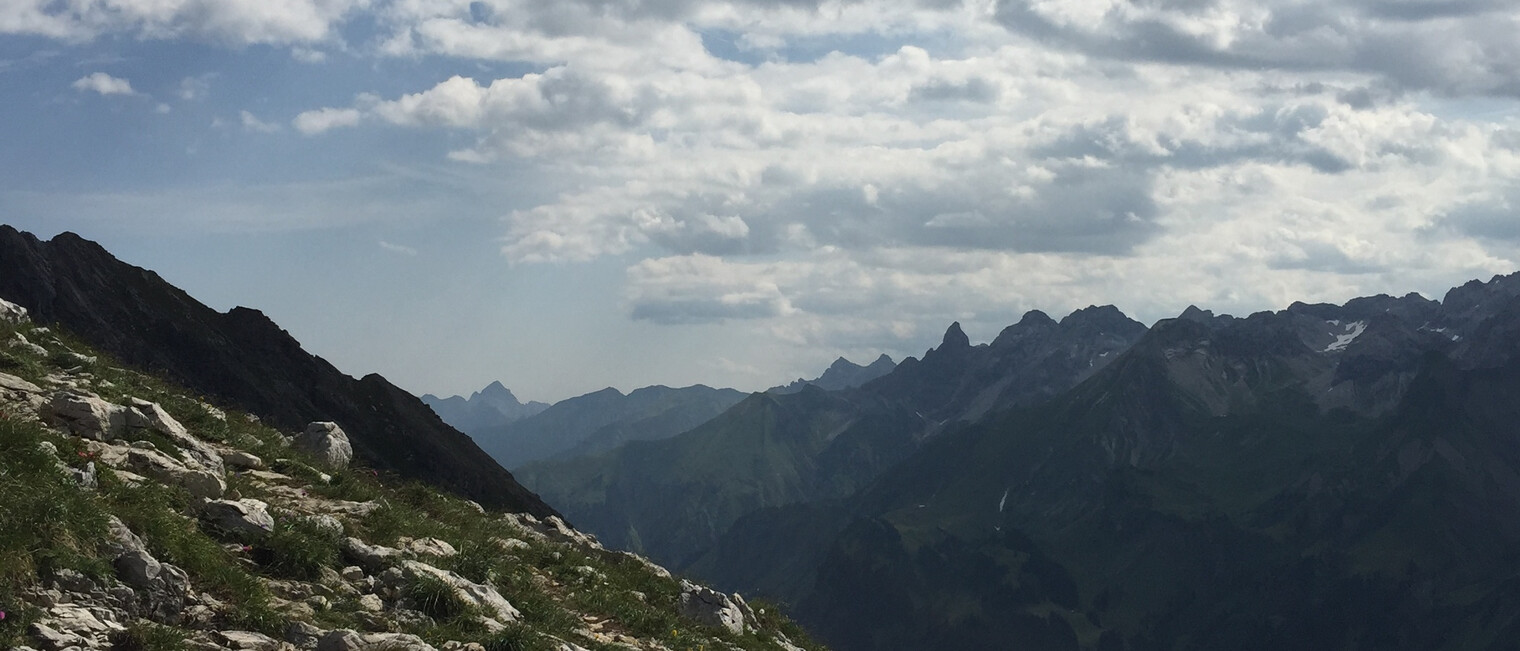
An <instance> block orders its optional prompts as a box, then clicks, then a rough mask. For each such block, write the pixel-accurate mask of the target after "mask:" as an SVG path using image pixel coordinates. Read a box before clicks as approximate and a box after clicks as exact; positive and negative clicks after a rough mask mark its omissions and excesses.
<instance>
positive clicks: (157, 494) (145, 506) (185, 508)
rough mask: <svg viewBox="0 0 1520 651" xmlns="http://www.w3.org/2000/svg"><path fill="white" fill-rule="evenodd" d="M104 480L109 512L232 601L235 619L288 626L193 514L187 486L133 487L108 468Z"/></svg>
mask: <svg viewBox="0 0 1520 651" xmlns="http://www.w3.org/2000/svg"><path fill="white" fill-rule="evenodd" d="M100 479H101V481H100V496H101V498H102V499H103V500H104V502H105V503H106V505H107V507H108V508H109V509H110V510H111V512H112V513H115V514H116V515H117V517H119V518H121V520H122V521H123V522H125V523H126V524H127V526H128V527H129V528H131V529H132V531H134V532H136V533H137V534H138V535H139V536H142V537H143V539H144V540H145V541H146V542H147V543H148V551H149V552H150V553H152V554H153V555H154V557H156V558H158V559H159V560H160V561H163V562H167V563H172V564H174V565H177V566H179V567H180V568H181V569H183V570H185V571H186V572H188V573H189V574H190V575H191V577H193V580H194V581H195V585H197V586H198V587H200V588H201V589H204V590H208V591H210V592H211V593H212V594H214V595H216V596H217V598H218V599H222V600H224V601H226V602H228V603H230V604H233V605H234V606H235V608H234V609H233V610H234V613H235V614H234V617H233V622H234V623H235V624H238V625H240V626H243V627H247V628H251V629H252V630H257V631H260V632H263V633H271V634H273V633H279V632H280V631H281V630H282V629H283V628H284V623H283V621H282V620H281V618H280V616H279V614H278V613H276V612H275V611H274V610H273V609H272V608H270V606H269V593H268V591H267V590H266V589H265V588H264V584H263V583H262V582H260V581H259V580H258V578H257V577H256V576H254V575H253V574H252V573H250V572H249V571H248V570H246V569H245V568H244V567H243V565H242V564H241V563H240V562H239V559H238V557H237V556H234V555H233V553H232V552H229V551H228V550H227V549H224V548H223V547H222V546H221V544H220V543H218V542H217V541H216V540H215V539H213V538H212V537H211V536H210V535H208V534H207V533H206V532H205V531H203V530H202V529H201V528H200V527H199V526H198V525H197V523H196V521H195V519H193V518H192V517H190V515H189V496H188V495H186V494H185V492H184V491H183V490H181V489H178V488H171V487H167V486H162V485H156V484H143V485H141V486H132V485H130V484H127V483H126V482H123V481H121V480H120V479H118V478H117V477H116V476H115V474H114V473H112V472H110V471H109V470H102V471H101V473H100Z"/></svg>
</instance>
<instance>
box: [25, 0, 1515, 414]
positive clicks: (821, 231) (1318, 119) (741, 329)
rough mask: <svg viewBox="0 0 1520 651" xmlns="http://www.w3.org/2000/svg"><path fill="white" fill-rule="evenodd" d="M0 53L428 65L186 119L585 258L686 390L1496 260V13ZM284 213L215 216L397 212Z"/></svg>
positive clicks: (1511, 180) (379, 29) (857, 11)
mask: <svg viewBox="0 0 1520 651" xmlns="http://www.w3.org/2000/svg"><path fill="white" fill-rule="evenodd" d="M0 33H4V34H9V35H10V36H9V37H7V38H13V39H30V40H29V41H28V42H40V43H45V44H47V46H48V47H50V48H56V49H58V50H59V51H61V52H63V53H64V55H63V56H69V55H68V53H69V52H71V51H73V50H78V49H81V48H91V47H95V48H98V47H100V45H101V44H102V43H105V44H110V43H127V44H138V46H141V45H142V44H179V43H187V44H194V46H195V47H198V48H203V49H206V50H213V51H219V52H224V53H228V55H229V56H230V57H233V58H236V57H240V56H253V55H254V54H255V53H261V52H269V51H275V52H279V53H283V54H282V56H285V57H288V58H289V59H290V60H291V61H296V62H299V64H300V65H301V66H305V68H306V69H308V70H311V71H313V72H309V73H306V74H308V75H310V76H315V77H317V78H320V77H321V75H322V71H323V70H326V69H337V68H339V67H340V66H353V65H354V64H355V63H357V64H362V65H369V66H386V65H396V62H417V61H422V62H428V71H429V74H430V77H429V76H424V77H423V78H417V79H409V80H407V81H406V82H404V84H403V85H404V86H405V87H396V86H397V85H398V84H396V83H390V84H384V85H383V86H384V87H382V84H380V83H378V82H377V83H376V85H375V87H371V88H358V89H353V91H352V92H350V93H348V94H346V95H343V96H338V97H334V96H332V94H331V93H326V94H324V93H321V92H316V91H313V92H310V93H308V94H305V95H303V94H300V93H292V94H291V95H290V96H287V97H283V98H281V100H280V101H279V102H274V103H270V104H266V105H261V106H255V105H250V106H245V107H237V110H235V111H234V110H231V109H229V110H228V111H227V114H226V116H225V117H222V118H218V120H217V121H218V124H217V127H218V128H222V129H227V128H237V129H241V130H242V132H243V133H245V134H247V136H248V137H249V138H268V139H284V140H282V142H285V141H289V140H290V139H299V141H300V142H302V143H306V144H305V146H309V147H312V148H325V149H328V150H335V151H340V152H341V151H345V148H347V147H352V146H353V143H355V142H356V141H358V142H364V141H385V140H400V139H404V140H406V141H407V142H409V143H413V144H412V145H409V146H411V147H413V148H414V149H413V150H414V151H417V152H420V153H418V154H417V156H418V157H419V158H418V159H416V160H415V163H416V164H417V165H419V166H424V167H429V168H435V169H437V170H441V171H439V172H438V173H439V174H441V175H443V176H444V177H446V178H448V179H450V180H449V181H447V183H450V184H457V185H458V188H459V191H460V192H466V193H471V194H473V195H490V196H496V194H495V193H497V192H502V193H504V194H505V195H509V196H507V197H505V198H502V199H501V200H500V201H498V202H497V203H496V204H494V205H495V206H496V214H495V216H496V217H498V218H499V220H500V222H499V225H498V226H497V227H496V230H497V234H498V235H499V238H500V239H499V240H498V241H497V242H496V243H495V244H493V246H495V247H497V248H499V250H500V255H501V256H502V258H503V261H504V262H503V265H502V266H503V268H504V269H506V270H520V269H522V268H523V267H527V266H541V265H551V266H555V267H556V268H563V269H575V268H578V266H592V265H605V264H608V263H611V264H616V265H618V266H620V267H621V268H622V269H623V273H622V274H621V278H620V279H617V280H616V281H614V282H618V283H620V285H619V286H618V287H616V288H615V292H614V294H615V295H616V296H618V297H619V302H618V304H617V305H616V309H617V314H618V315H619V318H620V319H621V320H624V321H625V322H628V323H635V324H642V325H641V327H642V326H644V325H649V326H658V328H663V329H666V330H670V331H676V330H679V329H680V328H690V327H693V326H701V325H705V324H722V325H724V327H725V329H724V332H727V333H731V337H732V340H733V343H732V346H731V350H732V355H731V356H726V357H723V358H722V360H721V361H722V363H721V364H718V365H716V366H707V367H702V366H700V365H698V364H697V363H696V362H693V365H692V366H691V367H690V368H691V370H690V373H689V379H688V381H689V382H696V381H701V380H707V381H709V382H713V383H728V384H738V385H741V386H743V385H745V384H746V383H749V386H745V388H757V387H762V386H765V385H766V384H773V383H779V382H781V381H784V380H785V379H787V377H788V375H791V374H795V373H797V372H798V368H799V367H806V366H808V365H811V364H815V363H816V364H818V365H819V368H821V365H822V364H826V362H827V360H828V359H831V358H832V356H833V355H835V354H839V353H850V354H854V355H856V356H860V355H868V354H870V352H872V351H877V352H879V351H886V352H889V353H892V354H894V356H896V357H901V356H902V355H904V354H916V353H919V352H921V351H922V347H923V345H924V344H925V343H926V342H928V343H933V342H934V341H936V340H937V337H936V336H935V335H937V334H938V332H940V331H941V330H942V329H943V328H944V327H945V326H946V325H947V324H948V322H949V321H950V320H954V319H960V320H962V321H965V322H967V323H968V324H975V327H968V329H970V330H972V332H973V336H974V338H977V337H976V335H977V333H978V332H979V333H980V335H981V336H980V338H982V339H990V338H991V336H993V335H994V334H995V333H996V330H997V328H999V327H1001V326H1002V325H1006V324H1007V323H1009V322H1012V321H1013V320H1015V318H1016V315H1017V314H1018V313H1019V312H1022V311H1023V310H1025V309H1035V308H1038V309H1043V310H1046V311H1048V312H1051V313H1053V314H1062V313H1065V312H1066V311H1069V310H1071V309H1075V308H1078V307H1082V306H1085V305H1088V304H1093V303H1096V304H1103V303H1114V304H1117V305H1118V306H1119V307H1120V308H1121V309H1123V310H1125V311H1126V312H1127V313H1129V314H1131V315H1132V316H1137V317H1140V318H1142V319H1143V320H1146V321H1153V320H1155V319H1157V318H1162V317H1165V316H1170V315H1174V314H1176V313H1177V312H1178V311H1180V309H1181V308H1182V307H1185V306H1186V305H1187V304H1189V303H1197V304H1199V305H1201V306H1205V307H1210V308H1213V309H1215V310H1219V311H1229V312H1236V313H1246V312H1251V311H1255V310H1261V309H1280V308H1281V307H1284V306H1285V305H1286V304H1287V303H1288V302H1290V301H1292V300H1298V299H1302V300H1333V301H1343V300H1345V299H1347V298H1350V297H1352V296H1355V295H1359V294H1367V293H1376V292H1402V291H1410V290H1420V291H1424V292H1427V293H1434V292H1438V291H1440V290H1441V289H1443V288H1444V287H1447V286H1450V285H1452V284H1456V283H1460V282H1462V281H1464V280H1466V279H1469V278H1473V277H1483V278H1487V277H1488V276H1489V275H1492V274H1495V273H1508V272H1511V271H1515V270H1516V269H1517V268H1520V263H1517V259H1520V258H1517V256H1520V219H1517V215H1516V209H1517V207H1520V39H1517V38H1516V35H1517V34H1520V6H1517V5H1516V4H1515V3H1513V2H1508V1H1505V0H1453V1H1450V2H1446V1H1440V0H1318V1H1312V2H1311V1H1302V2H1285V1H1266V2H1262V1H1252V2H1245V1H1243V0H1131V1H1117V0H1114V1H1110V0H1063V1H1061V2H1053V1H1038V2H1037V1H1030V0H1001V1H995V2H994V1H981V0H968V1H965V2H956V1H954V0H918V1H913V0H862V1H858V2H833V1H827V2H817V1H812V0H771V1H766V0H748V1H731V2H705V1H701V0H648V1H641V0H561V1H559V2H538V1H529V0H488V1H483V2H464V1H459V0H278V1H272V0H151V1H150V0H65V1H55V0H22V1H21V2H19V3H17V2H10V3H6V4H4V5H3V6H0ZM11 64H12V67H14V66H15V65H19V64H18V63H17V62H15V61H13V62H11ZM91 65H93V66H94V67H89V66H91ZM81 66H84V67H82V68H81ZM5 70H6V67H5V66H3V65H0V75H3V74H6V73H5V72H4V71H5ZM217 74H219V73H211V74H209V75H208V76H201V77H185V78H184V79H182V80H178V82H177V84H176V85H174V86H169V87H166V89H165V90H162V91H158V92H156V93H155V91H153V90H152V89H151V88H149V87H147V86H144V85H142V84H138V83H134V80H133V79H131V78H129V77H126V76H125V75H123V74H122V73H120V72H119V71H117V70H116V69H115V68H113V67H112V65H111V64H110V63H109V62H108V61H107V62H103V63H100V64H98V65H96V64H87V63H84V62H83V61H81V62H80V63H79V64H78V65H76V67H75V73H74V74H73V76H72V77H70V78H68V79H63V80H60V82H59V84H60V87H61V88H66V89H68V90H70V92H72V93H74V94H75V95H81V96H82V95H99V97H98V98H97V101H114V102H118V103H119V108H118V109H117V110H121V111H138V112H143V113H148V112H155V111H156V112H159V113H164V114H173V113H174V112H175V111H182V109H181V106H182V105H186V104H188V103H191V102H194V101H198V96H204V95H206V94H207V93H210V92H214V89H215V88H217V87H218V85H219V84H220V85H221V86H222V87H225V85H226V84H225V83H224V82H226V81H227V80H226V79H224V78H221V77H218V76H217ZM333 74H334V75H336V74H339V73H338V72H336V71H335V72H334V73H333ZM0 79H3V77H0ZM406 84H409V85H406ZM161 85H162V84H161ZM417 143H422V144H417ZM353 155H354V156H355V157H361V156H364V155H366V154H364V153H362V152H361V151H360V150H359V149H357V148H356V149H355V153H354V154H353ZM360 185H361V186H362V183H360ZM302 187H303V188H304V189H305V190H311V188H310V186H302ZM323 187H325V186H323ZM345 187H348V188H350V189H351V188H352V187H353V186H352V185H348V186H345ZM504 188H513V190H512V191H506V190H503V189H504ZM523 188H530V189H523ZM518 189H523V190H521V191H518ZM334 192H336V193H338V194H334V195H332V196H333V197H335V198H332V199H330V200H331V201H332V202H334V203H337V202H338V201H339V200H340V199H341V200H342V201H350V200H352V193H351V192H350V191H349V190H343V189H341V188H340V189H336V190H334ZM383 192H388V193H393V194H404V192H401V191H399V190H396V189H394V188H391V189H387V190H383ZM227 194H228V195H229V196H231V197H232V198H230V199H228V201H230V202H233V204H235V205H229V206H228V207H226V208H225V210H227V211H230V212H236V213H238V214H243V213H244V212H246V211H248V210H254V211H255V212H257V207H258V206H260V205H264V204H261V203H260V202H261V201H264V200H263V199H257V198H253V199H249V198H247V197H244V198H241V199H239V198H237V197H238V194H237V192H229V193H227ZM17 196H19V195H15V194H14V193H13V194H12V195H11V196H10V200H9V203H10V205H11V206H12V207H13V209H14V207H15V206H17V205H19V204H18V199H17V198H16V197H17ZM302 196H304V195H302ZM203 199H204V197H203ZM80 201H84V199H80ZM281 201H283V200H281ZM212 202H213V203H215V200H212ZM249 202H251V203H252V205H253V208H249ZM406 202H407V201H406V198H405V197H404V196H402V197H394V198H392V199H387V200H386V201H384V202H382V203H384V204H386V205H391V204H397V203H399V204H405V203H406ZM170 203H172V202H170ZM271 205H280V204H271ZM311 205H316V206H321V205H324V200H323V199H322V198H320V197H318V198H316V199H314V200H313V203H312V204H311ZM414 208H416V209H418V210H423V211H425V210H426V208H425V207H418V206H414ZM304 210H307V211H314V212H315V213H316V214H309V215H307V213H306V212H302V209H296V211H297V212H298V213H300V214H303V215H307V216H306V217H303V218H301V219H299V220H296V221H298V222H300V223H289V222H282V221H280V220H281V219H289V215H290V214H291V213H290V210H282V211H279V212H280V213H281V214H280V215H270V216H269V218H268V222H267V223H256V224H249V223H248V222H260V220H259V219H258V218H256V217H255V218H251V219H250V218H246V217H245V218H242V220H241V221H239V222H237V224H238V226H235V227H238V228H242V227H247V228H275V229H292V228H304V227H310V224H311V223H323V222H324V221H326V220H329V219H330V220H332V221H333V222H339V221H342V222H344V223H352V222H354V221H358V222H365V221H367V220H373V221H376V222H381V221H385V220H395V219H396V217H395V216H394V215H393V214H391V213H388V212H387V211H386V210H385V209H384V208H383V206H381V207H377V208H376V209H374V210H371V211H367V212H363V213H361V214H358V215H356V214H355V213H354V212H353V211H337V212H342V214H341V215H337V214H334V215H327V214H325V213H323V212H322V210H321V209H312V208H307V209H304ZM218 211H219V210H218V209H216V208H214V207H213V209H211V210H209V211H208V212H210V213H216V212H218ZM208 219H210V218H208ZM195 223H196V218H194V217H188V216H187V217H186V218H185V220H183V221H182V222H181V223H180V224H179V227H186V225H187V224H189V225H192V227H193V224H195ZM215 226H216V228H227V227H228V224H227V223H226V222H219V223H217V224H216V225H215ZM208 228H209V226H208ZM377 241H378V242H379V247H378V248H379V250H383V251H385V252H387V253H390V254H392V255H398V254H399V255H400V256H403V257H406V258H417V257H419V250H418V249H417V248H416V247H414V246H412V245H410V244H408V243H405V242H400V241H392V240H390V239H387V240H377ZM424 257H425V256H424ZM562 300H573V297H568V298H562ZM525 309H531V308H525ZM977 328H979V329H977ZM648 331H649V330H647V329H645V330H642V332H648ZM377 345H378V344H377ZM395 345H403V344H399V343H398V344H395ZM524 354H526V353H524ZM862 361H867V360H862ZM804 370H805V369H804ZM430 377H437V376H430ZM709 377H716V378H717V379H716V380H713V379H709ZM472 381H473V379H472ZM651 381H653V380H651ZM593 384H594V382H593ZM424 388H427V387H424Z"/></svg>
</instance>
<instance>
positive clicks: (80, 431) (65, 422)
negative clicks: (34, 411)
mask: <svg viewBox="0 0 1520 651" xmlns="http://www.w3.org/2000/svg"><path fill="white" fill-rule="evenodd" d="M42 417H43V419H44V420H46V421H48V422H49V423H52V424H54V425H57V426H59V427H65V428H67V429H68V430H69V431H70V432H73V433H74V434H75V435H76V436H82V437H85V438H89V439H95V440H97V441H114V440H116V439H119V438H121V437H122V436H124V435H126V433H127V409H126V408H125V407H122V406H121V405H114V404H111V403H109V402H106V401H104V400H101V399H100V398H98V397H96V396H92V395H89V394H85V393H77V392H73V391H62V392H59V393H57V394H54V395H53V397H52V399H51V400H49V401H48V402H47V404H45V405H43V408H42Z"/></svg>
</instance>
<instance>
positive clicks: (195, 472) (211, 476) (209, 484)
mask: <svg viewBox="0 0 1520 651" xmlns="http://www.w3.org/2000/svg"><path fill="white" fill-rule="evenodd" d="M126 466H127V467H128V468H131V469H132V470H135V471H137V472H139V473H142V474H144V475H146V476H148V477H152V478H153V479H157V480H158V481H161V482H163V483H166V484H175V485H178V486H183V487H184V488H185V490H187V491H189V492H190V495H191V496H192V497H204V498H207V499H217V498H220V497H221V496H222V494H223V493H225V492H226V491H227V483H226V482H224V481H222V478H221V477H220V476H219V475H217V474H216V473H213V472H211V471H209V470H200V469H193V468H187V467H185V466H184V464H181V463H180V462H178V461H177V460H175V459H173V458H170V457H169V456H168V455H166V454H164V453H162V452H159V451H158V450H156V449H153V448H152V446H151V445H150V446H147V447H138V446H135V445H134V446H133V447H132V448H131V449H129V450H127V452H126Z"/></svg>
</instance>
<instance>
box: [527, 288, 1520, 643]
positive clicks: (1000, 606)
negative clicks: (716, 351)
mask: <svg viewBox="0 0 1520 651" xmlns="http://www.w3.org/2000/svg"><path fill="white" fill-rule="evenodd" d="M1517 335H1520V275H1515V276H1501V277H1495V278H1494V279H1492V280H1490V281H1489V282H1478V281H1474V282H1471V283H1468V284H1466V285H1464V286H1462V287H1458V288H1455V289H1453V290H1451V291H1450V292H1448V293H1447V295H1446V296H1445V297H1444V298H1443V299H1442V300H1440V301H1433V300H1428V299H1425V298H1423V297H1420V296H1419V295H1416V294H1410V295H1407V296H1403V297H1391V296H1382V295H1380V296H1373V297H1366V298H1359V299H1354V300H1352V301H1349V302H1347V303H1345V304H1344V305H1328V304H1303V303H1295V304H1293V305H1292V306H1290V307H1288V308H1287V309H1285V310H1282V311H1279V312H1263V313H1258V314H1253V315H1251V316H1249V317H1245V318H1236V317H1232V316H1228V315H1217V316H1216V315H1214V314H1213V313H1211V312H1209V311H1207V310H1202V309H1199V308H1196V307H1190V308H1188V309H1187V310H1186V311H1184V312H1183V313H1182V314H1181V315H1179V317H1177V318H1175V319H1168V320H1163V321H1161V322H1159V323H1157V324H1156V325H1155V326H1154V327H1152V328H1145V327H1144V326H1142V325H1141V324H1138V323H1135V322H1133V321H1131V320H1129V319H1127V318H1125V317H1124V316H1123V315H1122V314H1121V313H1119V312H1118V310H1116V309H1114V308H1112V307H1099V308H1088V309H1086V310H1079V311H1078V312H1077V313H1074V314H1072V315H1070V316H1068V317H1066V318H1064V319H1062V320H1061V321H1060V322H1056V321H1054V320H1052V319H1050V318H1049V317H1048V316H1046V315H1045V314H1043V313H1040V312H1031V313H1029V314H1027V315H1025V317H1024V318H1023V319H1021V320H1020V321H1019V323H1017V324H1015V325H1013V326H1010V327H1009V328H1007V329H1005V330H1004V331H1003V332H1002V333H1001V334H1000V335H999V336H998V337H997V338H996V339H995V340H994V341H993V342H991V343H990V344H984V345H978V346H972V345H971V344H970V342H969V340H968V339H967V337H966V336H965V334H964V333H963V332H961V330H960V328H959V326H958V325H952V326H951V328H950V329H949V330H948V331H947V332H946V334H945V337H944V339H943V341H942V343H941V344H940V345H939V346H938V347H936V348H934V349H931V350H930V351H928V352H927V353H926V354H925V355H924V356H923V357H922V358H921V359H914V358H909V359H907V360H904V361H903V363H901V364H899V365H898V366H897V368H896V369H894V370H893V371H892V372H891V373H889V374H887V375H884V376H882V377H880V378H878V379H876V380H873V381H871V382H868V383H866V384H865V385H863V386H861V387H859V388H857V389H852V390H846V391H823V390H820V389H818V388H816V387H812V388H804V389H803V390H802V391H800V392H797V393H795V394H789V395H788V394H777V393H775V392H773V393H770V394H759V395H755V396H751V397H749V398H747V399H745V400H744V401H743V402H741V403H739V404H737V405H735V406H734V407H733V408H732V409H730V410H729V411H728V412H725V413H724V414H722V415H720V416H718V417H717V418H715V419H713V420H712V421H709V422H708V423H705V424H704V425H702V426H701V427H699V428H697V429H695V430H692V431H690V432H687V433H684V434H682V435H680V436H677V437H674V438H671V439H668V440H664V441H658V442H650V443H642V444H631V445H627V446H624V447H622V448H619V449H618V450H615V451H614V452H612V453H611V454H606V455H601V456H598V457H587V458H579V459H567V460H561V461H555V462H545V463H539V464H530V465H529V466H527V467H524V468H521V469H520V470H519V473H518V474H519V476H520V477H521V478H522V479H523V481H524V483H525V484H527V485H529V486H531V487H533V488H534V489H535V490H538V491H540V493H541V494H543V495H544V496H545V497H546V499H548V500H550V501H551V502H552V503H554V504H556V506H558V507H560V508H562V509H564V510H565V512H566V513H567V514H569V515H570V517H572V518H573V519H576V520H577V521H578V522H580V523H581V524H582V526H584V527H586V528H587V529H588V530H590V531H593V532H595V533H597V534H598V535H600V536H602V537H603V538H604V539H605V540H608V541H609V542H611V543H613V544H616V545H619V546H623V547H626V548H630V549H635V550H641V551H643V552H645V553H648V554H650V555H651V556H652V557H654V558H657V559H660V560H661V561H663V562H666V563H669V564H672V565H673V566H676V567H680V568H682V569H683V570H684V571H687V572H690V573H693V574H695V575H698V576H702V577H704V578H706V579H708V580H711V581H713V582H715V583H716V584H718V585H722V586H725V587H726V588H729V589H742V590H747V591H754V592H759V593H761V594H767V595H769V596H771V597H774V598H777V599H780V600H781V601H783V602H786V603H790V604H792V612H793V613H794V614H795V615H796V616H797V617H798V618H799V619H800V620H801V621H802V622H803V623H804V624H806V625H808V626H809V627H810V629H811V630H812V631H814V632H815V633H816V634H817V635H819V636H820V637H821V638H823V639H824V640H825V641H827V642H829V643H830V644H831V645H832V646H834V647H835V648H840V649H847V650H848V649H862V650H865V649H924V648H964V649H1002V648H1010V647H1012V648H1021V649H1104V650H1108V649H1189V648H1197V649H1214V648H1247V649H1281V648H1405V649H1414V648H1420V649H1426V648H1432V649H1434V648H1449V649H1468V648H1476V649H1500V648H1512V647H1511V646H1509V645H1512V644H1513V642H1514V640H1516V639H1520V608H1517V607H1520V571H1517V570H1515V569H1514V568H1516V567H1520V565H1517V561H1520V551H1517V550H1520V545H1517V543H1520V515H1517V514H1520V452H1517V450H1520V447H1517V446H1516V440H1517V439H1516V437H1517V436H1520V431H1517V430H1516V429H1515V427H1516V426H1515V423H1520V401H1517V400H1516V398H1520V355H1517V352H1520V336H1517ZM1015 641H1016V642H1015Z"/></svg>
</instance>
